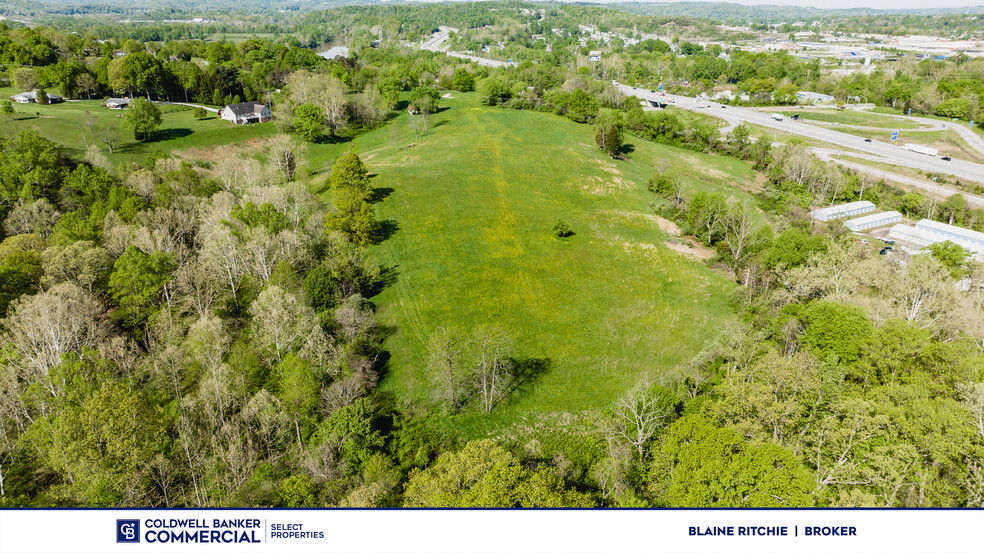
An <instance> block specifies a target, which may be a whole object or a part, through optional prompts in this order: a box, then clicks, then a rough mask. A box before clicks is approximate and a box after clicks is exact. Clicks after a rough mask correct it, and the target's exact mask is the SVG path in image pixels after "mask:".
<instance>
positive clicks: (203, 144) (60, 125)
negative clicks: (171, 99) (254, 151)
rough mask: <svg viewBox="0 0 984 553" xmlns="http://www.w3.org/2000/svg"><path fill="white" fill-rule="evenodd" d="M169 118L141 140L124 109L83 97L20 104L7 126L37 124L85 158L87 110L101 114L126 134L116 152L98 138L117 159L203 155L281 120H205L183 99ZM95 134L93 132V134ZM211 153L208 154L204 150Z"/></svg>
mask: <svg viewBox="0 0 984 553" xmlns="http://www.w3.org/2000/svg"><path fill="white" fill-rule="evenodd" d="M17 92H19V91H17V90H15V89H12V88H0V99H8V98H9V97H10V96H11V95H13V94H16V93H17ZM160 108H161V112H162V116H161V117H162V119H163V124H162V125H161V127H160V129H159V130H158V131H157V133H156V134H155V137H154V139H153V140H151V141H148V142H137V141H135V140H134V139H133V133H132V132H131V131H130V130H129V129H128V128H127V127H126V126H125V125H124V124H123V114H124V112H123V111H122V110H111V109H108V108H106V107H104V106H103V101H102V99H99V100H78V101H69V102H63V103H60V104H51V105H38V104H14V111H15V114H14V119H13V120H12V121H11V123H10V124H9V125H7V124H6V122H4V127H6V128H9V129H10V130H11V132H20V131H24V130H27V129H35V130H37V131H38V132H39V133H41V135H42V136H45V137H47V138H48V139H50V140H52V141H54V142H56V143H58V144H61V145H62V146H63V147H64V148H65V151H66V153H67V154H68V155H70V156H73V157H76V158H82V157H84V156H85V153H86V152H85V141H84V140H83V139H82V129H83V128H86V133H87V134H88V128H87V127H86V126H85V118H86V115H85V112H86V111H88V112H89V113H91V114H92V115H94V116H95V117H96V120H97V122H96V126H97V127H100V126H115V127H118V128H119V131H120V135H121V136H123V137H124V140H123V143H122V144H121V145H120V147H119V148H114V152H115V153H113V154H110V153H109V149H108V148H107V147H106V146H105V145H104V144H102V143H100V144H98V146H99V147H100V149H101V150H102V152H103V153H104V154H105V155H106V156H107V157H108V158H109V159H110V161H112V162H113V163H115V164H120V163H129V162H134V163H142V162H143V161H144V160H145V159H146V158H147V156H148V155H149V154H151V153H152V152H154V151H155V150H162V151H165V152H169V153H172V154H175V155H177V156H182V154H185V153H187V154H188V157H203V156H198V155H196V153H197V152H206V151H207V150H208V149H211V148H214V147H216V146H222V145H225V144H232V143H238V142H244V141H250V140H256V139H262V138H265V137H268V136H271V135H273V134H276V132H277V129H276V126H275V125H273V124H272V123H261V124H257V125H248V126H245V125H233V124H232V123H230V122H228V121H223V120H222V119H220V118H219V117H218V115H216V114H214V113H209V114H208V117H206V118H205V119H202V120H198V119H195V117H194V116H193V115H192V108H190V107H187V106H178V105H162V106H160ZM89 140H91V137H90V138H89ZM186 151H187V152H186ZM204 157H207V156H204Z"/></svg>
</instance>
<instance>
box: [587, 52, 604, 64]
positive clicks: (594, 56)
mask: <svg viewBox="0 0 984 553" xmlns="http://www.w3.org/2000/svg"><path fill="white" fill-rule="evenodd" d="M588 61H601V50H592V51H590V52H588Z"/></svg>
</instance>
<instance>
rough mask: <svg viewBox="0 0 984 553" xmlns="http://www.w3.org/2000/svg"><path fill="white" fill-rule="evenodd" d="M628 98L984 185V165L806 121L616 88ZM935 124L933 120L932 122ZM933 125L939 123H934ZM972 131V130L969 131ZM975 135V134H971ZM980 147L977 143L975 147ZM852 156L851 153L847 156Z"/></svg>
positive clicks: (637, 89) (619, 85)
mask: <svg viewBox="0 0 984 553" xmlns="http://www.w3.org/2000/svg"><path fill="white" fill-rule="evenodd" d="M616 86H617V87H618V88H619V89H620V90H621V91H622V93H624V94H625V95H626V96H636V97H638V98H641V99H643V100H656V101H660V102H666V101H672V105H673V106H674V107H677V108H681V109H688V110H691V111H700V112H704V113H706V114H708V115H712V116H714V117H717V118H719V119H723V120H725V121H727V122H728V124H729V128H732V127H734V126H735V125H737V124H739V123H750V124H754V125H758V126H761V127H767V128H770V129H776V130H780V131H783V132H786V133H789V134H795V135H799V136H803V137H806V138H811V139H813V140H818V141H821V142H827V143H830V144H833V145H837V146H842V147H845V148H851V149H854V150H859V151H862V152H864V153H866V154H870V155H872V156H876V157H877V158H876V159H872V160H873V161H878V162H880V163H887V164H890V165H897V166H900V167H910V168H912V169H919V170H921V171H924V172H927V173H941V174H946V175H953V176H955V177H958V178H961V179H966V180H971V181H976V182H981V183H984V165H981V164H979V163H973V162H970V161H962V160H957V159H955V160H952V161H944V160H942V159H940V158H938V157H933V156H927V155H923V154H918V153H916V152H910V151H907V150H903V149H902V148H901V146H894V145H891V144H884V143H881V142H865V141H864V139H863V138H860V137H857V136H854V135H852V134H848V133H842V132H838V131H835V130H833V129H828V128H824V127H820V126H815V125H810V124H808V123H805V122H803V121H794V120H792V119H789V118H786V119H785V120H784V121H776V120H774V119H772V117H771V115H770V114H768V113H763V112H761V111H756V110H752V109H746V108H740V107H734V106H727V107H726V108H725V107H722V106H723V104H719V103H717V102H707V101H697V100H696V99H695V98H690V97H688V96H677V95H674V94H665V95H663V94H659V93H654V92H651V91H649V90H643V89H640V88H633V87H630V86H626V85H621V84H618V85H616ZM929 121H932V120H929ZM933 123H939V122H938V121H933ZM967 130H968V131H969V129H967ZM971 132H972V131H971ZM974 144H976V141H975V143H974ZM843 153H844V154H850V152H843Z"/></svg>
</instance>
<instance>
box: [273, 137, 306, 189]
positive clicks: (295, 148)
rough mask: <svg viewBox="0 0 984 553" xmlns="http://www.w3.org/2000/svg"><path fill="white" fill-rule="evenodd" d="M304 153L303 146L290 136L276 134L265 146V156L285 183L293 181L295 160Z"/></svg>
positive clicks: (295, 166)
mask: <svg viewBox="0 0 984 553" xmlns="http://www.w3.org/2000/svg"><path fill="white" fill-rule="evenodd" d="M303 152H304V146H303V145H301V144H298V143H296V142H294V140H293V139H291V137H290V135H287V134H278V135H276V136H274V137H273V138H271V139H270V141H269V142H267V145H266V155H267V159H269V160H270V161H271V162H273V164H274V165H275V166H276V167H277V170H278V171H280V173H281V174H282V175H283V176H284V179H286V180H287V182H292V181H293V180H294V175H295V174H296V173H297V158H298V157H300V155H301V154H302V153H303Z"/></svg>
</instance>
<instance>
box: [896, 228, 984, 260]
mask: <svg viewBox="0 0 984 553" xmlns="http://www.w3.org/2000/svg"><path fill="white" fill-rule="evenodd" d="M888 236H889V237H890V238H894V239H896V240H902V241H905V242H911V243H912V244H915V245H917V246H923V247H925V246H929V245H930V244H936V243H937V242H944V241H947V240H949V241H950V242H953V243H954V244H957V245H958V246H963V247H964V248H965V249H967V250H970V251H971V252H973V253H974V254H976V256H975V257H984V233H982V232H977V231H975V230H970V229H965V228H960V227H955V226H953V225H948V224H946V223H938V222H936V221H931V220H929V219H923V220H921V221H919V222H918V223H916V226H915V227H910V226H906V225H895V226H894V227H892V229H891V230H890V231H888Z"/></svg>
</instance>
